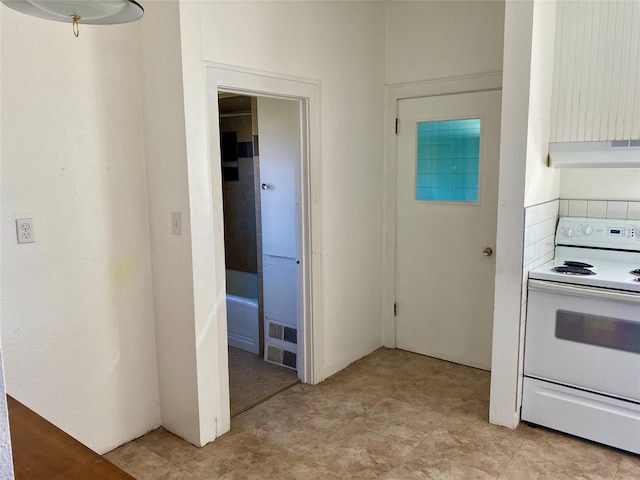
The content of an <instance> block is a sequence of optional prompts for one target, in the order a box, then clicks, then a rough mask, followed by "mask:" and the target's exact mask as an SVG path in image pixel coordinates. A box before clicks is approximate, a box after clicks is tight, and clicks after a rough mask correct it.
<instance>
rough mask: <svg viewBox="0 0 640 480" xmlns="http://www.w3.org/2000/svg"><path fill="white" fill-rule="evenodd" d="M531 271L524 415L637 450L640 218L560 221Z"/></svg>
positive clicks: (639, 431)
mask: <svg viewBox="0 0 640 480" xmlns="http://www.w3.org/2000/svg"><path fill="white" fill-rule="evenodd" d="M555 243H556V251H555V258H554V260H553V261H552V262H549V263H547V264H544V265H542V266H540V267H538V268H536V269H534V270H532V271H531V272H529V287H528V300H527V325H526V333H525V357H524V374H525V379H524V384H523V399H522V419H523V420H524V421H528V422H531V423H535V424H539V425H543V426H546V427H549V428H553V429H556V430H560V431H563V432H567V433H570V434H573V435H577V436H580V437H584V438H587V439H590V440H594V441H597V442H600V443H604V444H607V445H611V446H614V447H616V448H621V449H624V450H628V451H631V452H634V453H640V221H632V220H608V219H591V218H576V217H563V218H561V219H560V221H559V223H558V228H557V231H556V240H555Z"/></svg>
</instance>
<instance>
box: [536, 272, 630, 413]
mask: <svg viewBox="0 0 640 480" xmlns="http://www.w3.org/2000/svg"><path fill="white" fill-rule="evenodd" d="M527 302H528V305H527V325H526V336H525V361H524V373H525V375H526V376H528V377H532V378H538V379H541V380H548V381H551V382H555V383H561V384H564V385H568V386H573V387H578V388H581V389H584V390H588V391H592V392H597V393H604V394H606V395H610V396H614V397H618V398H621V399H625V400H631V401H635V402H640V294H638V293H633V292H623V291H617V290H606V289H599V288H591V287H581V286H577V285H568V284H562V283H554V282H545V281H539V280H529V295H528V301H527Z"/></svg>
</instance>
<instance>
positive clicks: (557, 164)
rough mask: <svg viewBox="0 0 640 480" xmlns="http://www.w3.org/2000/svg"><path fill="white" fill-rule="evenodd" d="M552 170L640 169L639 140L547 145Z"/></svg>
mask: <svg viewBox="0 0 640 480" xmlns="http://www.w3.org/2000/svg"><path fill="white" fill-rule="evenodd" d="M549 166H550V167H553V168H640V140H613V141H608V142H557V143H550V144H549Z"/></svg>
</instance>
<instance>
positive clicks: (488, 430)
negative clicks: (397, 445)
mask: <svg viewBox="0 0 640 480" xmlns="http://www.w3.org/2000/svg"><path fill="white" fill-rule="evenodd" d="M523 442H524V438H523V435H522V434H521V433H519V432H517V431H514V430H510V429H507V428H501V427H496V426H495V425H490V424H489V423H487V422H484V421H479V420H470V419H463V418H459V417H449V418H448V419H447V420H446V421H445V422H444V423H443V424H442V425H440V426H439V427H438V428H436V429H435V430H434V431H433V433H432V434H431V435H429V436H428V437H427V438H426V439H425V440H424V441H422V442H421V443H420V445H419V446H418V448H417V449H416V451H415V452H414V454H413V455H414V456H418V455H422V456H424V457H428V458H431V459H439V460H441V461H443V462H449V463H451V464H455V465H459V466H463V465H464V466H467V467H471V468H474V469H477V470H481V471H483V472H485V473H487V474H489V475H492V476H497V475H499V474H500V472H502V471H503V470H504V468H505V467H506V466H507V464H508V463H509V461H510V460H511V458H512V457H513V455H514V454H515V452H516V451H517V450H518V448H519V447H520V446H521V445H522V443H523Z"/></svg>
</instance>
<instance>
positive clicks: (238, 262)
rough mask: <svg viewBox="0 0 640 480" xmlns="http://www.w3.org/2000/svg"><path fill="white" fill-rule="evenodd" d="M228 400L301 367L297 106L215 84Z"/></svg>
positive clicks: (259, 391)
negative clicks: (218, 88)
mask: <svg viewBox="0 0 640 480" xmlns="http://www.w3.org/2000/svg"><path fill="white" fill-rule="evenodd" d="M218 111H219V128H220V150H221V165H220V168H221V169H222V194H223V211H224V232H225V234H224V237H225V238H224V239H225V269H226V285H227V290H226V303H227V342H228V361H229V401H230V414H231V416H235V415H238V414H239V413H242V412H243V411H245V410H247V409H248V408H251V407H252V406H254V405H256V404H257V403H260V402H262V401H264V400H266V399H267V398H269V397H271V396H273V395H275V394H276V393H278V392H280V391H282V390H284V389H286V388H288V387H290V386H291V385H294V384H295V383H298V382H299V378H300V374H299V372H302V371H303V367H302V365H301V364H302V361H303V360H302V359H303V355H301V349H300V348H299V345H300V346H301V344H302V341H301V340H302V337H301V333H302V326H303V325H302V317H303V315H302V309H301V305H302V300H301V298H302V291H303V285H302V274H301V268H300V259H301V258H302V255H301V248H302V247H301V218H300V204H301V201H300V195H301V189H300V170H301V169H300V166H301V155H302V152H301V145H302V141H301V124H302V122H301V118H300V115H301V109H300V105H299V102H297V101H295V100H291V99H282V98H268V97H258V96H251V95H247V94H243V93H236V92H218Z"/></svg>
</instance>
